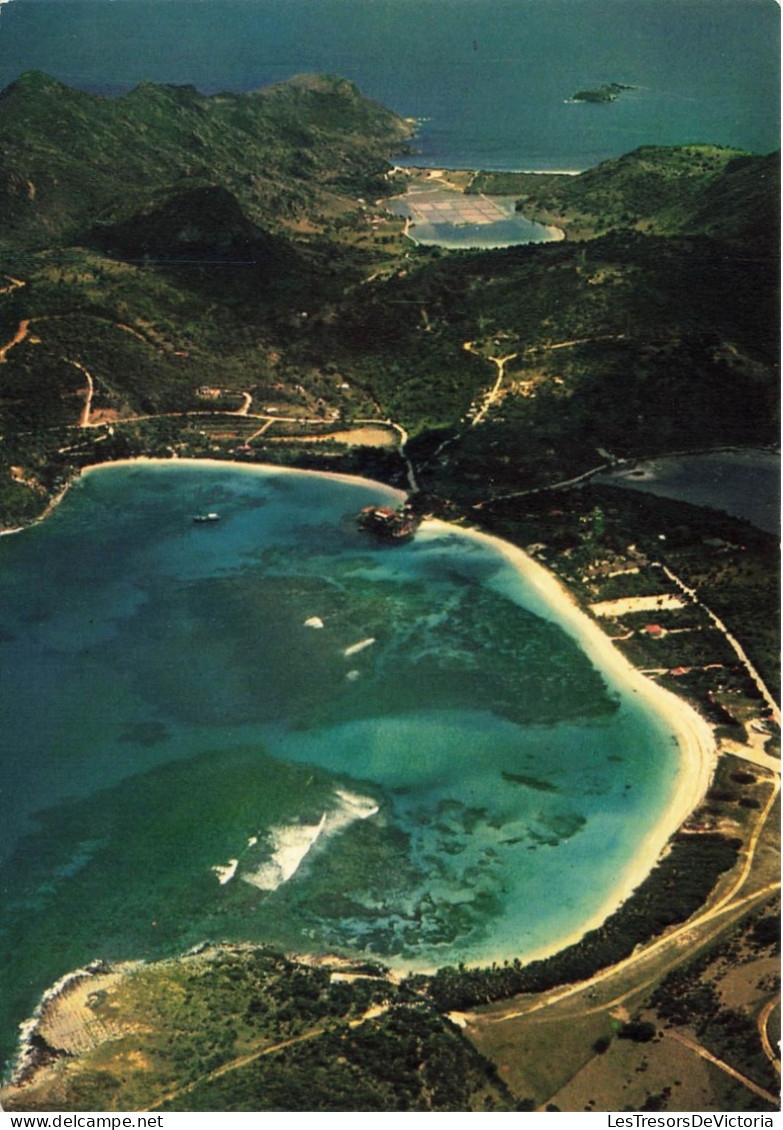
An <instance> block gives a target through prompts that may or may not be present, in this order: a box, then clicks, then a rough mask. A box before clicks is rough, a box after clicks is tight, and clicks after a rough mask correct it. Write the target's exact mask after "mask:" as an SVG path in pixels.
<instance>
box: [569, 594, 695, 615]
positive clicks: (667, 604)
mask: <svg viewBox="0 0 783 1130" xmlns="http://www.w3.org/2000/svg"><path fill="white" fill-rule="evenodd" d="M685 605H686V601H684V600H683V599H682V597H681V596H676V595H675V594H674V593H671V592H665V593H658V594H656V595H654V596H626V597H622V598H620V599H619V600H599V601H598V603H597V604H591V605H590V606H589V607H590V611H591V612H594V613H595V615H596V616H626V615H627V614H628V613H630V612H661V611H665V610H666V609H667V608H685Z"/></svg>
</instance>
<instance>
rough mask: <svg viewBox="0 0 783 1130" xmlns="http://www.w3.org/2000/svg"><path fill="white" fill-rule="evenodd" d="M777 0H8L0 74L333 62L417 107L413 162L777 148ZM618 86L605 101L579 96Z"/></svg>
mask: <svg viewBox="0 0 783 1130" xmlns="http://www.w3.org/2000/svg"><path fill="white" fill-rule="evenodd" d="M779 23H780V12H779V8H778V5H777V4H776V3H775V0H6V2H5V3H3V4H2V5H0V85H3V86H4V85H6V84H7V83H8V82H10V81H12V80H13V79H14V78H15V77H16V76H17V75H18V74H20V73H21V72H23V71H25V70H28V69H30V68H38V69H41V70H44V71H47V72H49V73H51V74H53V75H54V76H55V77H57V78H59V79H61V80H62V81H63V82H66V83H68V84H71V85H73V86H77V87H81V88H83V89H85V90H90V91H94V92H100V93H120V92H123V91H127V90H129V89H131V88H132V87H133V86H134V85H135V84H136V83H138V82H139V81H141V80H142V79H149V80H153V81H157V82H167V83H193V84H194V85H196V86H197V87H198V88H199V89H200V90H202V91H205V92H208V91H216V90H222V89H225V90H233V91H246V90H251V89H256V88H258V87H261V86H265V85H267V84H268V83H272V82H278V81H280V80H283V79H286V78H288V77H290V76H291V75H293V74H297V73H302V72H326V73H331V74H339V75H342V76H344V77H346V78H349V79H351V80H353V81H354V82H356V83H357V84H358V86H359V87H360V89H361V90H362V91H363V92H364V93H365V94H367V95H368V96H370V97H372V98H375V99H378V100H379V101H381V102H383V103H384V104H386V105H387V106H389V107H390V108H391V109H393V110H395V111H397V112H398V113H400V114H403V115H405V116H409V117H415V118H419V119H424V121H423V122H422V125H421V131H420V136H419V140H418V146H419V149H420V154H419V156H418V157H417V158H416V161H417V162H418V163H420V164H425V165H433V166H436V165H440V164H442V165H446V166H450V167H452V168H458V167H461V168H474V167H476V168H479V167H482V168H493V169H566V170H570V169H584V168H587V167H590V166H592V165H595V164H597V163H598V162H599V161H602V160H605V159H607V158H609V157H614V156H618V155H619V154H621V153H626V152H629V151H630V150H631V149H634V148H635V147H636V146H639V145H650V144H654V145H676V144H686V143H695V142H709V143H714V144H719V145H727V146H737V147H740V148H744V149H748V150H751V151H753V152H769V151H771V150H773V149H776V148H777V147H778V145H779V132H780V125H779V93H778V88H779V69H780V49H779ZM606 82H619V83H624V84H628V85H631V86H633V87H634V88H635V89H633V90H630V91H627V92H626V93H625V94H623V95H622V97H621V98H619V99H618V101H617V102H615V103H613V104H611V105H588V104H569V103H568V99H569V97H570V95H571V94H573V93H574V92H575V91H576V90H578V89H580V88H583V87H586V86H587V87H593V86H596V85H599V84H601V83H606Z"/></svg>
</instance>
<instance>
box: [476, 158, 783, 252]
mask: <svg viewBox="0 0 783 1130" xmlns="http://www.w3.org/2000/svg"><path fill="white" fill-rule="evenodd" d="M496 177H497V178H498V182H499V181H500V178H503V181H502V184H503V187H502V188H501V187H497V184H498V182H496V181H495V178H496ZM470 191H483V192H487V191H489V192H492V191H503V192H507V193H509V194H510V193H514V194H515V195H517V194H518V202H517V208H518V210H519V211H521V212H523V213H524V214H525V215H526V216H528V217H530V218H531V219H539V220H542V221H543V222H545V223H556V224H558V225H559V226H561V227H562V228H563V229H564V230H565V231H566V233H567V234H568V235H570V236H571V237H576V238H584V237H589V236H596V235H600V234H603V233H605V232H608V231H612V230H615V229H618V228H619V229H625V230H635V231H640V232H644V233H646V234H655V235H682V234H685V233H688V234H692V235H695V234H705V235H710V236H714V237H715V238H716V239H718V240H721V241H727V240H742V239H747V238H754V239H755V238H764V239H766V240H767V241H770V242H774V239H775V236H776V233H777V231H778V230H779V226H780V217H779V209H778V207H777V199H778V197H779V192H780V155H779V154H778V153H771V154H768V155H765V156H758V155H755V154H752V153H745V152H744V151H742V150H739V149H727V148H724V147H722V146H718V145H684V146H654V145H650V146H644V147H642V148H640V149H635V150H634V151H633V152H632V153H627V154H625V155H624V156H622V157H618V158H615V159H613V160H611V161H605V162H603V163H602V164H600V165H598V166H597V167H596V168H594V169H588V170H587V171H586V172H583V173H580V174H579V175H578V176H564V175H558V174H551V173H550V174H546V175H545V176H542V177H538V176H536V175H535V174H529V173H527V174H525V173H512V174H505V173H503V174H492V173H490V174H485V175H480V176H478V177H477V178H476V180H475V181H474V183H473V185H472V186H471V188H470Z"/></svg>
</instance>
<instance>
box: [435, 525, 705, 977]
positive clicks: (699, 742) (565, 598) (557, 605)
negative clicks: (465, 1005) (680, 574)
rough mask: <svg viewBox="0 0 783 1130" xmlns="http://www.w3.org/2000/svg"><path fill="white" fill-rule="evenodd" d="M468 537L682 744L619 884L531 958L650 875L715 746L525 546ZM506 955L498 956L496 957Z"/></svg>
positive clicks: (695, 800)
mask: <svg viewBox="0 0 783 1130" xmlns="http://www.w3.org/2000/svg"><path fill="white" fill-rule="evenodd" d="M421 529H422V531H428V532H431V533H436V534H437V533H442V534H453V533H454V532H455V527H454V526H451V525H448V524H447V523H446V522H440V521H433V520H429V521H426V522H424V523H423V524H422V526H421ZM459 532H460V533H462V534H464V535H465V536H466V537H469V538H472V539H473V540H475V541H478V542H481V543H483V544H484V545H490V546H492V547H493V548H494V549H496V550H499V551H500V553H501V554H502V555H503V556H504V557H505V558H506V560H507V561H509V562H510V564H512V565H513V566H514V568H515V569H516V570H517V571H518V572H519V574H520V576H521V577H522V578H523V579H524V580H525V582H526V583H527V584H528V585H529V586H530V587H531V588H532V589H533V590H534V591H536V592H537V593H538V594H539V595H540V596H541V597H543V599H544V600H545V601H546V603H547V604H548V605H549V607H550V608H551V609H552V612H553V617H552V618H553V620H554V621H555V622H556V623H557V624H559V625H560V627H562V628H563V630H564V631H566V632H568V634H569V635H570V636H571V637H572V638H574V639H575V640H576V641H577V642H578V644H579V646H580V648H581V650H582V651H584V652H585V654H586V655H587V656H588V658H589V659H590V660H591V661H592V662H593V663H594V664H595V666H596V667H597V668H598V669H599V670H600V671H602V672H603V673H605V674H606V675H608V676H609V677H610V678H611V679H612V681H613V682H614V684H615V685H616V686H620V687H622V688H623V689H625V690H627V691H628V692H630V693H631V694H635V695H639V696H640V698H642V699H644V700H645V701H646V702H647V703H648V704H649V706H650V707H651V708H652V709H653V710H654V711H655V712H656V713H657V714H658V715H659V717H661V718H663V719H664V720H665V722H666V723H667V724H668V726H669V727H670V728H671V730H672V732H673V733H674V735H675V737H676V738H677V741H678V743H679V746H680V751H681V758H680V773H679V777H678V780H677V786H676V789H675V791H674V793H673V795H672V797H671V799H670V801H669V804H668V806H667V807H666V809H665V811H664V812H663V813H662V815H661V817H660V819H659V820H658V822H657V823H656V824H655V825H654V826H653V827H652V828H650V831H649V832H648V834H647V835H646V836H645V838H644V840H643V841H642V842H641V843H640V844H639V847H638V849H637V851H636V854H635V855H634V858H633V859H631V860H629V861H628V866H627V867H626V868H625V869H624V870H623V871H622V872H621V873H620V874H619V875H618V877H617V883H616V885H615V887H614V888H613V890H612V891H611V892H610V893H609V894H608V896H607V898H606V899H605V900H604V902H603V903H602V904H601V905H600V906H597V907H596V908H595V913H594V914H593V915H592V916H591V917H590V918H589V919H588V920H587V921H586V922H583V923H582V924H581V925H580V927H579V929H578V930H576V931H574V932H573V933H572V934H570V935H569V936H567V937H565V938H557V939H554V938H553V939H552V942H551V944H548V945H547V946H546V947H545V948H542V949H541V950H539V951H536V952H535V953H530V954H527V953H526V954H525V955H524V960H525V961H526V962H527V961H532V960H536V959H538V958H542V957H546V956H549V955H550V954H553V953H557V952H558V951H559V950H562V949H565V948H566V946H569V945H572V944H573V943H574V942H577V941H579V939H580V938H582V937H583V936H584V934H586V933H587V932H588V931H589V930H593V929H595V928H596V927H597V926H600V925H601V923H602V922H604V921H606V919H607V918H608V917H609V915H610V914H612V913H613V912H614V911H615V910H617V908H618V907H619V906H621V905H622V903H624V902H625V900H626V899H627V898H628V897H629V895H630V894H631V893H632V892H633V891H634V890H635V889H636V888H637V887H638V886H639V884H640V883H641V882H643V880H644V879H646V877H647V876H648V875H649V873H650V872H651V871H652V869H653V867H654V866H655V864H656V862H657V861H658V859H659V857H660V855H661V853H662V852H663V850H664V849H665V847H666V845H667V843H668V841H669V839H670V837H671V836H672V835H674V833H675V832H676V831H677V830H678V829H679V828H680V826H681V825H682V824H683V822H684V821H685V820H686V819H687V818H688V816H690V814H691V813H692V812H693V810H694V809H695V808H696V807H697V805H698V804H700V803H701V801H702V800H703V798H704V794H705V793H706V791H707V788H708V787H709V783H710V780H711V779H712V774H713V771H714V768H715V763H716V758H717V750H716V744H715V736H714V734H713V732H712V729H711V728H710V726H709V725H708V724H707V722H705V721H704V719H703V718H701V716H700V715H699V714H697V713H696V711H695V710H694V709H693V708H692V707H691V706H690V705H689V704H688V703H686V702H685V701H684V700H682V699H680V698H678V697H677V696H676V695H674V694H672V693H671V692H670V691H668V690H666V689H664V688H663V687H660V686H658V685H657V684H656V683H653V682H651V680H649V679H646V678H645V677H644V676H643V675H642V674H641V673H640V672H639V671H637V669H636V668H635V667H633V666H632V664H631V663H629V662H628V660H627V659H626V658H625V657H624V656H623V655H622V654H621V653H620V652H619V651H618V650H617V649H616V648H615V647H614V645H613V644H612V642H611V640H610V639H609V638H608V636H605V635H604V633H603V632H602V631H601V629H600V628H599V627H598V625H597V624H596V623H595V621H593V620H591V618H590V617H589V616H588V614H587V613H586V612H584V611H582V609H581V608H579V606H578V605H577V604H576V602H575V601H574V599H573V597H572V596H571V594H570V593H569V592H568V591H567V590H566V589H565V588H563V586H562V585H561V584H560V582H559V581H558V580H557V578H556V577H554V576H553V574H552V573H550V572H549V571H548V570H547V569H545V568H544V567H543V566H542V565H540V564H539V563H538V562H537V561H535V560H533V558H532V557H529V556H528V555H527V554H526V553H525V552H524V550H521V549H518V548H517V547H516V546H513V545H511V544H510V543H509V542H506V541H502V540H501V539H500V538H496V537H492V536H491V535H490V534H484V533H480V532H479V531H478V530H467V529H461V528H460V529H459ZM507 956H508V954H501V955H500V960H502V959H503V957H507Z"/></svg>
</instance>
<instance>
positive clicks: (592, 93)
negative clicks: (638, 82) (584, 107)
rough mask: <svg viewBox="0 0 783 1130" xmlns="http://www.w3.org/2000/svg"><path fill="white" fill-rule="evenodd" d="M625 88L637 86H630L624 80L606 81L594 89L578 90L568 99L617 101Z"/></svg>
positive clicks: (577, 100)
mask: <svg viewBox="0 0 783 1130" xmlns="http://www.w3.org/2000/svg"><path fill="white" fill-rule="evenodd" d="M625 90H636V87H635V86H628V85H627V83H623V82H606V83H604V84H603V85H602V86H595V87H593V88H592V89H587V90H577V92H576V94H572V95H571V97H570V98H569V99H568V101H569V102H616V101H617V99H618V98H619V97H620V95H621V94H622V93H623V91H625Z"/></svg>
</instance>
